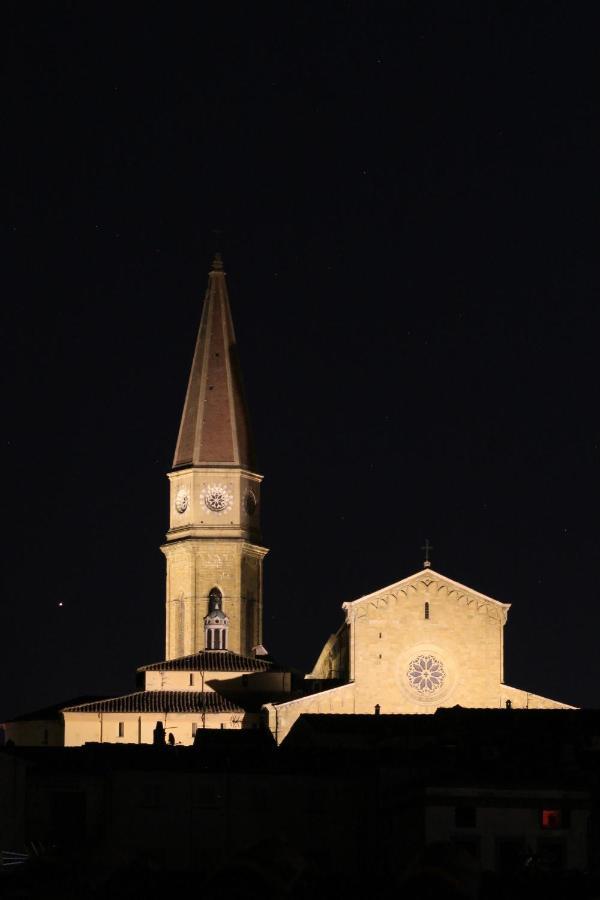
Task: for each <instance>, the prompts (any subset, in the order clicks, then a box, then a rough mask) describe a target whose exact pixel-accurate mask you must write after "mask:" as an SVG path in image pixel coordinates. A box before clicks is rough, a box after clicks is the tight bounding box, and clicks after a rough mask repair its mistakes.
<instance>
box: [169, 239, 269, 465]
mask: <svg viewBox="0 0 600 900" xmlns="http://www.w3.org/2000/svg"><path fill="white" fill-rule="evenodd" d="M203 465H238V466H243V467H244V468H247V469H251V470H254V468H255V462H254V454H253V450H252V442H251V436H250V425H249V420H248V411H247V408H246V403H245V400H244V392H243V388H242V381H241V375H240V367H239V362H238V355H237V348H236V342H235V332H234V330H233V322H232V319H231V310H230V307H229V297H228V294H227V283H226V280H225V272H224V271H223V264H222V262H221V259H220V257H216V258H215V261H214V263H213V267H212V270H211V272H210V274H209V276H208V288H207V290H206V295H205V298H204V308H203V310H202V318H201V321H200V328H199V331H198V338H197V340H196V349H195V351H194V359H193V362H192V370H191V372H190V379H189V383H188V389H187V394H186V397H185V404H184V407H183V414H182V417H181V425H180V428H179V437H178V438H177V447H176V449H175V457H174V460H173V468H174V469H176V468H181V467H183V466H203Z"/></svg>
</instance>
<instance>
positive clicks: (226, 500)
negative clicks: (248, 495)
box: [201, 484, 233, 513]
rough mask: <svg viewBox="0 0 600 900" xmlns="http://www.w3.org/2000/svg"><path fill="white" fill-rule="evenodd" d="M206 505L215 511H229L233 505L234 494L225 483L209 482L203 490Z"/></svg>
mask: <svg viewBox="0 0 600 900" xmlns="http://www.w3.org/2000/svg"><path fill="white" fill-rule="evenodd" d="M201 496H202V497H203V499H204V505H205V506H206V508H207V509H210V511H211V512H214V513H224V512H228V511H229V510H230V509H231V507H232V506H233V495H232V493H231V491H230V490H229V489H228V488H227V486H226V485H224V484H209V485H207V486H206V487H205V488H204V490H203V491H202V494H201Z"/></svg>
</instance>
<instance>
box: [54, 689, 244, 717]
mask: <svg viewBox="0 0 600 900" xmlns="http://www.w3.org/2000/svg"><path fill="white" fill-rule="evenodd" d="M63 712H82V713H87V712H105V713H111V712H115V713H117V712H128V713H129V712H140V713H141V712H152V713H163V712H169V713H195V712H197V713H203V712H205V713H229V712H232V713H233V712H239V713H241V712H244V710H243V709H242V707H241V706H237V705H236V704H235V703H232V702H231V701H230V700H228V699H227V698H226V697H222V696H221V694H216V693H214V692H213V691H207V692H205V693H202V692H201V691H136V693H134V694H123V695H122V696H121V697H110V698H109V699H108V700H97V701H95V702H93V703H82V704H81V705H80V706H67V707H66V708H65V709H63Z"/></svg>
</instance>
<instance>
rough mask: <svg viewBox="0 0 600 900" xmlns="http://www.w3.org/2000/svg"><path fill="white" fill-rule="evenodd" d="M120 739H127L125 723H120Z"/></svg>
mask: <svg viewBox="0 0 600 900" xmlns="http://www.w3.org/2000/svg"><path fill="white" fill-rule="evenodd" d="M119 737H125V722H119Z"/></svg>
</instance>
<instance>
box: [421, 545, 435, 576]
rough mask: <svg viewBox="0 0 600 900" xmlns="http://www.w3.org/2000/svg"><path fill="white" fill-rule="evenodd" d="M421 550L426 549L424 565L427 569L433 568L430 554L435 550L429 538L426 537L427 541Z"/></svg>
mask: <svg viewBox="0 0 600 900" xmlns="http://www.w3.org/2000/svg"><path fill="white" fill-rule="evenodd" d="M421 550H424V551H425V562H424V563H423V567H424V568H425V569H429V568H431V560H430V559H429V554H430V553H431V551H432V550H433V544H430V543H429V538H425V543H424V544H423V546H422V547H421Z"/></svg>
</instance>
